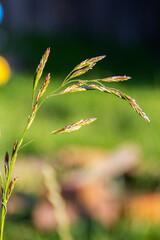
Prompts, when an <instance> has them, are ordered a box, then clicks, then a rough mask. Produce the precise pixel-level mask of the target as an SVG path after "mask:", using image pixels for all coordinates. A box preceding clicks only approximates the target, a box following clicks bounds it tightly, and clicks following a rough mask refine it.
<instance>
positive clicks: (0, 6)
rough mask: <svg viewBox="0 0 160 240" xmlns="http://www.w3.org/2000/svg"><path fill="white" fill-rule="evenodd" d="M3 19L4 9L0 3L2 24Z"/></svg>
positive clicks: (0, 20)
mask: <svg viewBox="0 0 160 240" xmlns="http://www.w3.org/2000/svg"><path fill="white" fill-rule="evenodd" d="M2 19H3V7H2V4H1V3H0V23H1V22H2Z"/></svg>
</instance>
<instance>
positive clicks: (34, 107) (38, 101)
mask: <svg viewBox="0 0 160 240" xmlns="http://www.w3.org/2000/svg"><path fill="white" fill-rule="evenodd" d="M49 54H50V48H48V49H47V50H46V51H45V53H44V55H43V56H42V59H41V61H40V63H39V65H38V67H37V69H36V73H35V76H34V80H33V90H32V101H31V102H32V104H31V112H30V115H29V116H28V120H27V123H26V126H25V128H24V131H23V133H22V136H21V137H20V139H19V141H18V142H17V141H15V143H14V145H13V150H12V153H11V156H10V157H9V154H8V152H6V155H5V160H4V167H5V177H4V179H3V177H2V174H1V172H0V179H1V189H2V202H1V227H0V229H1V233H0V240H3V234H4V224H5V217H6V214H7V204H8V201H9V198H10V196H11V194H12V191H13V188H14V185H15V183H16V181H17V178H12V176H11V175H12V170H13V168H14V165H15V162H16V159H17V154H18V152H19V150H20V149H21V148H22V147H24V146H25V145H27V144H29V143H31V142H32V141H34V140H36V139H38V138H41V137H42V136H38V137H37V138H35V139H31V140H30V141H29V142H28V143H25V144H24V145H22V144H23V140H24V137H25V134H26V132H27V131H28V130H29V128H30V127H31V125H32V123H33V122H34V119H35V117H36V115H37V112H38V111H39V109H40V107H41V105H42V104H43V103H44V102H45V101H46V100H47V99H48V98H50V97H55V96H57V95H62V94H69V93H73V92H86V91H90V90H98V91H101V92H104V93H109V94H112V95H115V96H117V97H119V98H121V99H123V100H126V101H127V102H128V103H129V104H130V105H131V106H132V108H133V109H134V110H135V111H136V112H137V113H138V114H139V115H141V116H142V117H143V118H144V119H145V120H146V121H148V122H149V118H148V117H147V115H146V114H145V113H144V112H143V111H142V109H141V108H140V107H139V105H138V104H137V103H136V101H135V100H134V99H133V98H131V97H130V96H128V95H126V94H125V93H123V92H121V91H119V90H116V89H113V88H108V87H106V86H104V83H107V82H119V81H126V80H128V79H130V77H128V76H114V77H109V78H103V79H93V80H81V79H79V76H81V75H83V74H85V73H86V72H88V71H89V70H91V69H92V68H93V67H94V66H95V65H96V64H97V62H99V61H100V60H102V59H104V58H105V56H99V57H94V58H91V59H86V60H84V61H82V62H81V63H80V64H78V65H77V66H76V67H75V68H74V69H73V70H72V71H71V72H70V73H69V74H68V75H67V77H66V78H65V79H64V81H63V82H62V83H61V84H60V86H59V87H58V88H57V89H56V90H53V91H51V92H50V93H48V94H46V96H45V97H44V94H45V93H46V90H47V87H48V85H49V83H50V74H48V75H47V76H46V78H45V80H44V81H43V83H42V85H41V87H40V88H39V89H38V90H37V87H38V85H39V82H40V79H41V76H42V73H43V69H44V67H45V64H46V62H47V60H48V57H49ZM95 120H96V118H89V119H86V120H80V121H78V122H76V123H73V124H69V125H67V126H65V127H63V128H62V129H59V130H54V131H52V132H50V133H48V134H46V135H56V134H63V133H69V132H72V131H75V130H78V129H80V128H81V127H82V126H84V125H86V124H90V123H92V122H93V121H95ZM51 175H52V177H54V171H52V173H50V176H47V174H45V179H46V180H45V181H46V184H48V188H49V190H50V201H51V202H52V204H53V205H54V207H55V209H56V211H55V212H56V218H57V222H58V226H59V227H58V229H59V235H60V237H61V239H62V240H71V239H72V237H71V234H70V230H69V224H68V222H67V221H68V220H67V218H66V215H65V214H64V207H63V208H62V209H61V208H60V206H63V201H62V199H61V196H60V192H59V189H58V188H59V187H58V184H57V185H56V188H53V187H51V183H49V178H51ZM54 179H55V178H54ZM54 182H55V183H56V181H54ZM52 191H53V192H54V194H52ZM56 191H57V194H56ZM61 216H63V222H62V217H61ZM64 225H65V226H67V228H65V227H64Z"/></svg>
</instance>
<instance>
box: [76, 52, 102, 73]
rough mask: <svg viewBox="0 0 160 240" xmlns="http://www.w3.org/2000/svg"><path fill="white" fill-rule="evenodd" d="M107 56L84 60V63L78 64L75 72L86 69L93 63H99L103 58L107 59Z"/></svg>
mask: <svg viewBox="0 0 160 240" xmlns="http://www.w3.org/2000/svg"><path fill="white" fill-rule="evenodd" d="M105 57H106V55H103V56H98V57H93V58H91V59H86V60H84V61H83V62H81V63H80V64H78V65H77V66H76V67H75V68H74V71H75V70H78V69H81V68H84V67H87V66H88V65H90V64H92V63H97V62H98V61H100V60H102V59H103V58H105Z"/></svg>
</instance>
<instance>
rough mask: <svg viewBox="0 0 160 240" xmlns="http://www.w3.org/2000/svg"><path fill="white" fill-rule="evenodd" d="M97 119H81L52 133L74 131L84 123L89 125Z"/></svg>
mask: <svg viewBox="0 0 160 240" xmlns="http://www.w3.org/2000/svg"><path fill="white" fill-rule="evenodd" d="M95 120H96V118H89V119H86V120H80V121H78V122H76V123H73V124H70V125H67V126H66V127H64V128H62V129H60V130H58V131H54V132H52V133H51V134H61V133H69V132H73V131H75V130H78V129H80V128H81V127H82V126H84V125H87V124H90V123H92V122H94V121H95Z"/></svg>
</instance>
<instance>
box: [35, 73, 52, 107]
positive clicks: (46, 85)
mask: <svg viewBox="0 0 160 240" xmlns="http://www.w3.org/2000/svg"><path fill="white" fill-rule="evenodd" d="M49 83H50V73H48V75H47V77H46V78H45V80H44V82H43V84H42V87H41V88H40V89H39V92H38V94H37V98H36V103H37V102H38V101H39V99H40V98H41V97H42V96H43V94H44V93H45V91H46V89H47V87H48V85H49Z"/></svg>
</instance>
